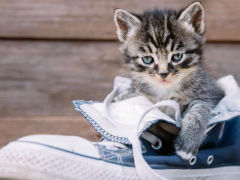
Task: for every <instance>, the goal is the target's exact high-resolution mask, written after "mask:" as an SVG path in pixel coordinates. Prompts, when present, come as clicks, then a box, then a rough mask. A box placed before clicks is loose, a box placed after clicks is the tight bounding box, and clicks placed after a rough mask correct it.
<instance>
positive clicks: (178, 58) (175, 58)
mask: <svg viewBox="0 0 240 180" xmlns="http://www.w3.org/2000/svg"><path fill="white" fill-rule="evenodd" d="M182 57H183V54H182V53H177V54H174V55H173V56H172V61H173V62H176V63H178V62H179V61H181V59H182Z"/></svg>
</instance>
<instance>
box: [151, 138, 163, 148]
mask: <svg viewBox="0 0 240 180" xmlns="http://www.w3.org/2000/svg"><path fill="white" fill-rule="evenodd" d="M151 146H152V148H153V149H154V150H159V149H161V147H162V141H161V140H160V139H158V142H157V143H156V144H155V145H151Z"/></svg>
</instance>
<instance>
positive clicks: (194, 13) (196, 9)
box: [179, 2, 204, 35]
mask: <svg viewBox="0 0 240 180" xmlns="http://www.w3.org/2000/svg"><path fill="white" fill-rule="evenodd" d="M179 20H180V21H183V22H184V24H185V26H186V28H188V29H189V30H194V31H195V32H196V33H198V34H200V35H202V34H203V33H204V9H203V6H202V4H201V3H200V2H194V3H192V4H191V5H190V6H188V7H187V8H186V9H184V10H183V11H182V12H181V15H180V17H179Z"/></svg>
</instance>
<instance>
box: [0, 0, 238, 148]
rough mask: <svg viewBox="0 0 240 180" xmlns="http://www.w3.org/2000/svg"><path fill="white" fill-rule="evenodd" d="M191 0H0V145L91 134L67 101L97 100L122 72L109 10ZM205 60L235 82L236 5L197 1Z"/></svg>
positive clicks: (177, 5) (215, 71)
mask: <svg viewBox="0 0 240 180" xmlns="http://www.w3.org/2000/svg"><path fill="white" fill-rule="evenodd" d="M190 2H192V1H191V0H148V1H137V0H121V1H119V0H101V1H99V0H41V1H37V0H1V1H0V102H1V103H0V147H2V146H3V145H5V144H7V143H8V142H10V141H12V140H15V139H16V138H19V137H21V136H24V135H29V134H42V133H44V134H64V135H77V136H82V137H85V138H87V139H90V140H97V139H98V138H99V137H98V136H97V133H96V132H95V131H94V130H93V129H92V127H91V126H90V125H89V124H88V123H87V122H86V121H85V120H84V119H83V118H82V117H81V115H80V114H79V113H77V112H75V110H74V108H73V107H72V105H71V100H73V99H84V100H98V101H101V100H103V99H104V97H105V96H106V95H107V94H108V93H109V92H110V91H111V89H112V81H113V79H114V77H115V76H116V75H124V74H125V73H126V71H125V70H124V67H123V58H122V56H121V54H120V52H119V50H118V47H119V43H118V41H117V36H116V33H115V32H116V28H115V25H114V21H113V12H114V9H116V8H123V9H126V10H129V11H133V12H141V11H142V10H144V9H151V8H154V7H158V8H169V7H171V8H181V7H183V6H184V5H187V4H189V3H190ZM202 3H203V5H204V7H205V20H206V37H207V40H208V41H207V44H206V46H205V58H206V61H207V63H208V66H209V71H210V72H211V74H212V75H213V76H214V77H215V78H220V77H222V76H225V75H228V74H233V75H234V76H235V78H236V80H237V81H238V82H240V4H239V1H238V0H203V1H202Z"/></svg>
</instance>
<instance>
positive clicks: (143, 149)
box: [142, 145, 147, 153]
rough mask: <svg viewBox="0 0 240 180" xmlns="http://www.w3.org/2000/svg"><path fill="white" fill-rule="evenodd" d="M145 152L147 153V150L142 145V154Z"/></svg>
mask: <svg viewBox="0 0 240 180" xmlns="http://www.w3.org/2000/svg"><path fill="white" fill-rule="evenodd" d="M146 152H147V148H146V147H145V146H144V145H142V153H146Z"/></svg>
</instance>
